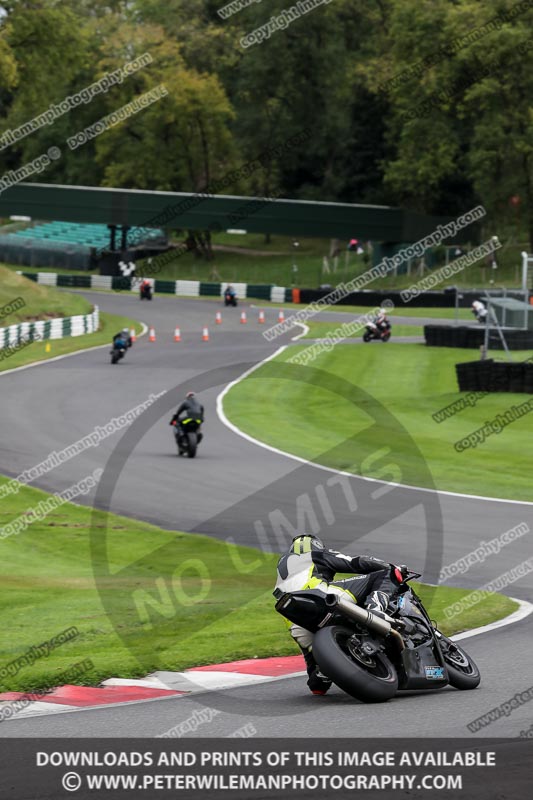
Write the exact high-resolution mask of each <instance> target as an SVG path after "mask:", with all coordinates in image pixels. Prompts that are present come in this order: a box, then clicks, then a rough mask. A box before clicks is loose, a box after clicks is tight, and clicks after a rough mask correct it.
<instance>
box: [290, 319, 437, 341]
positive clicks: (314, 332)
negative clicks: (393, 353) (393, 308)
mask: <svg viewBox="0 0 533 800" xmlns="http://www.w3.org/2000/svg"><path fill="white" fill-rule="evenodd" d="M350 321H351V320H339V321H338V322H311V321H309V322H306V323H305V324H306V325H307V327H308V328H309V331H308V332H307V333H306V334H305V336H302V339H318V338H320V337H323V338H325V337H326V336H331V334H332V333H333V332H334V331H335V330H336V328H338V327H339V326H340V325H343V324H345V323H348V322H350ZM363 332H364V329H361V331H360V332H359V333H357V334H355V338H356V339H357V338H359V339H360V338H362V336H363ZM423 334H424V328H423V327H422V325H393V326H392V336H393V337H394V336H423Z"/></svg>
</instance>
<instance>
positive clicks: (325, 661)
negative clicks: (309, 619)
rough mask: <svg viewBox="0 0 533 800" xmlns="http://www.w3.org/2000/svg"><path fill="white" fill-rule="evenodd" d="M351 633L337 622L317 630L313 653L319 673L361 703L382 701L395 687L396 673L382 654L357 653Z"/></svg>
mask: <svg viewBox="0 0 533 800" xmlns="http://www.w3.org/2000/svg"><path fill="white" fill-rule="evenodd" d="M353 637H354V632H353V631H352V630H350V629H349V628H344V627H342V626H341V625H331V626H330V627H327V628H322V629H321V630H319V631H318V632H317V633H316V634H315V637H314V639H313V656H314V659H315V661H316V663H317V664H318V666H319V669H320V671H321V672H323V673H324V675H327V677H328V678H330V679H331V680H332V681H333V683H336V684H337V686H339V687H340V688H341V689H343V690H344V691H345V692H346V693H347V694H350V695H351V696H352V697H355V698H356V699H357V700H361V701H362V702H363V703H383V702H384V701H385V700H389V699H390V698H391V697H394V695H395V694H396V692H397V690H398V675H397V674H396V670H395V669H394V667H393V666H392V664H391V662H390V661H389V659H388V658H387V656H386V655H385V654H384V653H381V652H378V653H372V654H371V655H365V654H363V653H359V652H358V650H357V647H356V646H355V645H356V643H357V642H353V641H352V640H353Z"/></svg>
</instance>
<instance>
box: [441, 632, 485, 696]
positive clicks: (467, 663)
mask: <svg viewBox="0 0 533 800" xmlns="http://www.w3.org/2000/svg"><path fill="white" fill-rule="evenodd" d="M439 644H440V647H441V650H442V655H443V658H444V661H445V662H446V669H447V670H448V680H449V682H450V686H453V687H454V688H455V689H475V688H476V687H477V686H479V682H480V680H481V675H480V672H479V669H478V667H477V665H476V664H475V662H474V661H473V660H472V659H471V658H470V656H469V655H468V653H466V652H465V651H464V650H463V648H462V647H459V645H458V644H456V643H455V642H452V641H451V640H450V639H447V638H446V636H443V635H442V633H441V634H440V636H439Z"/></svg>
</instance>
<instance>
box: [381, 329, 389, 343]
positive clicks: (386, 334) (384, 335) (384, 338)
mask: <svg viewBox="0 0 533 800" xmlns="http://www.w3.org/2000/svg"><path fill="white" fill-rule="evenodd" d="M389 339H390V331H387V333H384V334H383V341H384V342H388V341H389Z"/></svg>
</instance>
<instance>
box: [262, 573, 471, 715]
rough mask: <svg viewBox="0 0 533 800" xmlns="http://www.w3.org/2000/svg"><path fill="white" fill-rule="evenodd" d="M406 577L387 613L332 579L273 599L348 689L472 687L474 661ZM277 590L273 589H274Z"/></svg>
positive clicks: (385, 696) (362, 695) (326, 670)
mask: <svg viewBox="0 0 533 800" xmlns="http://www.w3.org/2000/svg"><path fill="white" fill-rule="evenodd" d="M405 576H406V577H405V580H404V582H403V583H402V584H401V586H400V587H399V589H398V594H397V596H396V597H395V599H393V600H392V601H391V602H390V603H389V606H388V608H387V613H386V614H378V613H373V612H371V611H367V610H366V609H364V608H362V607H361V606H359V605H357V603H356V602H355V601H354V600H352V599H351V598H350V596H349V595H348V594H347V593H346V592H343V591H342V590H340V589H337V593H335V589H336V587H332V586H330V589H331V592H330V593H328V594H324V593H323V592H320V591H319V590H317V589H304V590H301V591H298V592H292V593H283V594H281V596H280V597H279V598H278V600H277V603H276V611H278V612H279V613H280V614H282V616H284V617H286V619H288V620H290V621H291V622H293V623H295V624H296V625H300V626H301V627H302V628H306V629H307V630H309V631H311V632H312V633H314V639H313V656H314V658H315V661H316V663H317V664H318V667H319V669H320V671H321V672H322V673H323V674H324V675H326V676H327V677H328V678H329V679H330V680H331V681H333V683H335V684H336V685H337V686H339V687H340V688H341V689H343V690H344V691H345V692H346V693H347V694H349V695H351V696H352V697H355V698H356V699H357V700H361V701H363V702H365V703H379V702H383V701H385V700H389V699H390V698H392V697H394V696H395V694H396V692H397V691H398V690H401V689H429V690H433V689H438V688H442V687H443V686H447V685H448V684H449V685H450V686H453V687H455V688H456V689H475V688H476V686H477V685H478V684H479V682H480V679H481V678H480V673H479V669H478V668H477V666H476V665H475V663H474V662H473V660H472V659H471V658H470V656H469V655H468V654H467V653H466V652H465V651H464V650H463V649H462V647H459V645H458V644H456V643H455V642H452V641H451V639H448V638H447V637H446V636H444V634H442V633H441V632H440V631H439V630H438V629H437V628H436V627H435V625H434V623H433V622H432V621H431V619H430V618H429V616H428V614H427V612H426V610H425V608H424V606H423V604H422V601H421V600H420V598H419V597H418V595H417V594H416V592H415V591H414V589H413V588H412V587H411V586H409V584H408V581H410V580H412V579H416V578H420V577H421V575H420V573H418V572H412V571H410V570H407V569H406V570H405ZM278 593H279V590H278Z"/></svg>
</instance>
